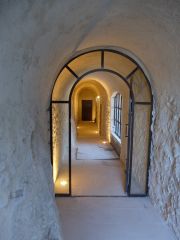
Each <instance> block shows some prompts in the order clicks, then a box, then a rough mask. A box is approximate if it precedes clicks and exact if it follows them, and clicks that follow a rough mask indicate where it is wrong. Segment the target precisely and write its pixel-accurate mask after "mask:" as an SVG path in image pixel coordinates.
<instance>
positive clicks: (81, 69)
mask: <svg viewBox="0 0 180 240" xmlns="http://www.w3.org/2000/svg"><path fill="white" fill-rule="evenodd" d="M68 66H69V67H70V68H71V69H72V70H73V71H74V72H75V73H76V74H77V75H78V76H79V77H80V76H81V75H82V74H83V73H85V72H87V71H90V70H93V69H96V68H100V67H101V52H100V51H96V52H91V53H87V54H84V55H82V56H80V57H78V58H76V59H74V60H73V61H72V62H70V63H69V64H68Z"/></svg>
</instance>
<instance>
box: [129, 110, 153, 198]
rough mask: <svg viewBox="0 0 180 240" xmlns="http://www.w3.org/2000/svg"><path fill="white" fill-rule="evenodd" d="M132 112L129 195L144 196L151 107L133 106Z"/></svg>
mask: <svg viewBox="0 0 180 240" xmlns="http://www.w3.org/2000/svg"><path fill="white" fill-rule="evenodd" d="M134 111H135V112H134V132H133V155H132V173H131V192H130V193H131V194H145V193H146V178H147V165H148V148H149V129H150V112H151V106H149V105H135V107H134Z"/></svg>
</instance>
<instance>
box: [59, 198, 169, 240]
mask: <svg viewBox="0 0 180 240" xmlns="http://www.w3.org/2000/svg"><path fill="white" fill-rule="evenodd" d="M56 202H57V205H58V208H59V211H60V216H61V222H62V231H63V234H64V240H173V239H174V236H173V235H172V233H171V232H170V230H169V228H168V227H167V225H166V224H165V223H164V222H162V220H161V217H160V216H159V214H158V213H157V211H156V210H155V209H154V207H153V206H152V205H151V203H150V201H149V198H128V197H114V198H113V197H106V198H104V197H102V198H101V197H94V198H91V197H81V198H80V197H78V198H76V197H69V198H68V197H66V198H56Z"/></svg>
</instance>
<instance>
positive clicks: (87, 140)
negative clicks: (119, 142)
mask: <svg viewBox="0 0 180 240" xmlns="http://www.w3.org/2000/svg"><path fill="white" fill-rule="evenodd" d="M123 184H124V171H123V170H122V166H121V163H120V159H119V156H118V155H117V153H116V152H115V151H114V149H113V148H112V146H111V145H110V144H109V143H108V141H107V140H106V139H103V138H101V137H100V136H99V132H98V129H97V126H96V124H95V123H93V122H81V123H80V124H79V125H78V127H77V151H76V159H73V161H72V195H73V196H79V195H80V196H81V195H82V196H124V195H125V193H124V189H123Z"/></svg>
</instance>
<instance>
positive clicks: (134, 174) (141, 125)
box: [51, 48, 153, 196]
mask: <svg viewBox="0 0 180 240" xmlns="http://www.w3.org/2000/svg"><path fill="white" fill-rule="evenodd" d="M97 72H105V73H110V74H112V75H115V76H116V77H118V78H119V79H120V80H121V81H124V82H125V84H126V85H127V86H128V88H129V92H130V104H129V122H128V124H127V125H128V126H127V127H128V131H127V138H128V151H127V159H126V191H127V193H128V195H129V196H146V195H147V193H148V187H147V186H148V168H149V163H150V145H151V129H150V126H151V123H152V105H153V95H152V90H151V85H150V82H149V80H148V78H147V76H146V75H145V73H144V71H143V70H142V68H141V66H140V65H139V64H138V63H137V62H136V61H135V60H134V59H133V58H131V57H129V56H128V55H127V54H125V53H123V52H120V51H117V50H114V49H109V48H102V49H101V48H98V49H93V50H89V51H85V52H83V53H80V54H78V55H77V56H75V57H73V58H72V59H70V60H69V61H68V62H67V63H66V64H65V65H64V67H63V68H62V69H61V71H60V73H59V76H58V78H57V80H56V82H55V85H54V88H53V92H52V98H51V129H52V132H51V137H52V138H51V150H52V151H51V152H52V162H53V169H54V181H56V178H57V175H58V174H62V176H63V178H66V183H67V187H66V190H65V192H64V191H62V192H61V193H60V194H65V195H71V97H72V94H73V90H74V88H75V86H76V85H77V84H78V82H79V81H81V80H82V79H83V78H85V77H86V76H88V75H89V74H92V73H97ZM67 119H69V123H68V122H67ZM55 126H60V128H61V129H63V131H64V134H65V135H68V136H69V138H67V137H65V136H64V134H63V131H61V130H60V129H59V128H58V127H55ZM65 129H66V131H65ZM60 149H61V150H60ZM65 149H66V150H65ZM67 150H68V151H67ZM64 173H65V175H64ZM58 194H59V193H58Z"/></svg>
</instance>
